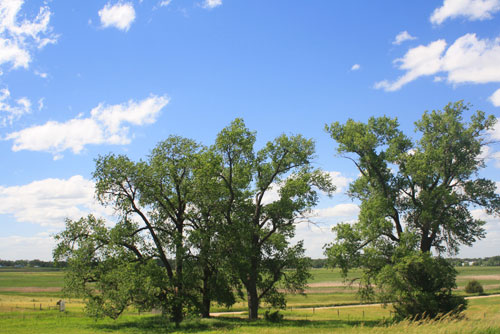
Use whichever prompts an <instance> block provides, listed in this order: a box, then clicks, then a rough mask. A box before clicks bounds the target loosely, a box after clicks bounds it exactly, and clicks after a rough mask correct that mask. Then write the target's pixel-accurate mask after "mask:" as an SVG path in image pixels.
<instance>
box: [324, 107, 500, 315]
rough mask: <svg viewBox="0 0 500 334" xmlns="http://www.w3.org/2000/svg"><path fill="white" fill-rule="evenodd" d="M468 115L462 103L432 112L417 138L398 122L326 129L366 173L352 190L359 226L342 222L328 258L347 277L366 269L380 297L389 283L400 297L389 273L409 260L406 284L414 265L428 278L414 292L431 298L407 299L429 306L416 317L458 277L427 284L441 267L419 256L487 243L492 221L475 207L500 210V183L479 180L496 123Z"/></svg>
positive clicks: (385, 120)
mask: <svg viewBox="0 0 500 334" xmlns="http://www.w3.org/2000/svg"><path fill="white" fill-rule="evenodd" d="M467 110H468V106H467V105H464V104H463V103H462V102H456V103H450V104H448V105H447V106H445V108H444V109H443V110H442V111H439V110H438V111H432V112H426V113H424V115H423V116H422V118H421V120H419V121H417V122H416V123H415V125H416V131H417V132H418V134H419V136H418V139H416V140H412V139H411V138H409V137H407V136H406V135H404V134H403V132H402V131H401V130H399V124H398V122H397V120H395V119H390V118H388V117H378V118H375V117H372V118H370V119H369V120H368V122H367V123H361V122H356V121H354V120H352V119H350V120H348V121H347V122H346V123H345V124H340V123H339V122H335V123H332V124H331V125H330V126H327V127H326V130H327V131H328V132H329V133H330V135H331V137H332V138H333V139H334V140H335V141H336V142H337V143H338V153H339V154H340V155H342V156H345V157H347V158H349V159H351V160H352V161H353V163H354V165H355V166H356V167H357V168H358V170H359V172H360V177H359V178H358V179H357V180H355V181H354V182H353V183H352V184H351V185H350V188H349V195H350V196H351V197H352V198H354V199H357V200H359V201H360V202H361V205H360V209H361V210H360V213H359V216H358V221H357V223H355V224H353V225H350V224H346V223H344V224H339V225H337V226H336V227H335V228H334V231H335V232H336V235H337V236H336V241H335V242H333V243H332V244H331V245H329V247H328V248H327V250H326V254H327V256H328V258H329V260H330V263H331V264H332V265H334V266H339V267H341V268H342V269H343V270H344V272H347V270H348V269H349V268H353V267H358V266H361V267H363V268H365V271H364V273H365V274H364V276H363V283H364V286H365V288H366V289H365V290H363V291H364V292H368V293H371V292H373V289H372V283H373V282H375V283H376V284H377V286H379V288H381V287H382V288H383V286H384V284H386V285H387V284H388V285H389V287H388V289H385V290H386V291H391V293H387V294H385V296H386V298H394V296H395V290H394V286H395V283H394V282H395V280H392V279H391V280H388V279H387V277H389V276H391V277H394V275H396V273H394V272H392V274H391V275H388V274H387V273H388V272H391V270H392V269H391V268H392V266H393V265H394V264H396V263H398V262H399V261H406V262H407V265H406V266H400V268H401V270H402V272H400V273H399V274H401V275H400V277H401V280H402V281H405V280H406V281H407V280H408V279H410V280H411V279H414V278H415V275H412V277H409V276H407V275H408V273H409V272H411V270H409V268H413V267H412V266H414V265H415V266H416V267H418V268H421V269H422V270H423V271H421V274H422V275H423V277H427V279H422V280H421V281H419V282H420V283H418V282H416V283H415V284H417V285H418V284H421V286H415V287H413V288H415V289H416V290H415V291H420V292H425V293H427V294H428V297H426V298H423V299H420V300H415V299H411V297H410V295H412V294H406V293H405V294H404V295H405V296H406V297H404V298H407V299H405V302H408V303H420V304H421V306H422V307H421V308H419V307H416V308H414V310H415V312H417V310H420V311H421V310H422V309H423V310H425V308H426V307H429V305H430V304H431V303H430V300H433V298H434V300H437V299H439V298H441V299H442V298H444V297H443V291H445V295H446V296H448V297H449V296H450V295H451V289H452V288H453V287H454V284H455V281H454V275H452V276H453V279H448V280H446V282H445V281H444V280H443V282H442V283H440V284H441V285H440V284H434V285H433V286H432V287H428V286H427V287H424V286H422V285H425V284H428V282H429V281H431V280H432V279H431V278H430V277H431V276H432V275H431V273H430V272H429V273H426V272H425V270H427V269H426V268H435V267H436V263H437V262H435V261H434V260H433V259H432V258H431V257H428V256H426V255H418V254H419V253H420V254H425V253H429V252H431V251H435V252H437V253H439V254H441V253H443V252H446V251H447V252H449V253H451V254H456V253H457V252H458V250H459V246H460V245H467V246H471V245H472V244H473V243H474V242H475V241H476V240H478V239H480V238H483V237H484V235H485V232H484V228H483V225H484V223H485V222H484V221H482V220H480V219H476V218H474V217H473V216H472V214H471V212H470V209H471V208H473V207H477V208H483V209H484V210H485V211H486V212H487V213H489V214H492V213H496V214H499V213H500V196H499V195H498V194H496V193H495V190H496V186H495V183H494V182H493V181H491V180H487V179H484V178H481V177H479V176H478V171H479V170H480V169H481V168H482V167H484V160H483V159H482V158H481V150H482V148H483V147H484V146H485V145H486V144H487V142H486V134H487V131H488V130H490V129H492V127H493V125H494V124H495V118H494V117H493V116H490V117H486V116H485V114H484V113H483V112H481V111H477V112H476V113H474V114H473V115H472V116H471V118H470V121H468V122H466V121H464V119H463V117H462V115H463V113H464V112H466V111H467ZM406 256H409V257H410V258H413V259H417V258H418V259H419V260H418V261H417V260H415V261H416V262H418V263H420V264H418V265H416V264H415V263H410V262H411V261H410V262H408V261H407V259H408V258H407V259H406V260H405V257H406ZM433 261H434V262H433ZM441 267H442V266H441ZM429 270H431V269H429ZM450 270H453V269H450ZM403 271H404V273H403ZM416 271H417V272H418V270H416ZM413 272H415V270H413ZM391 282H392V283H391ZM425 282H427V283H425ZM393 283H394V284H393ZM443 284H444V285H443ZM408 289H411V287H408ZM398 291H399V293H402V290H398ZM413 295H414V296H417V295H418V293H413ZM433 296H434V297H433ZM448 297H447V298H448ZM404 298H403V299H404ZM408 298H409V299H408ZM452 304H453V303H449V304H446V305H444V306H443V307H444V308H445V309H439V307H441V306H439V307H438V306H436V310H437V311H436V312H434V314H437V313H438V312H441V311H448V310H446V307H451V306H450V305H452ZM426 305H427V306H426ZM436 305H437V304H436ZM400 309H401V310H403V311H402V312H403V313H404V312H406V311H408V310H410V308H406V307H403V306H402V307H401V308H400ZM403 315H404V314H403Z"/></svg>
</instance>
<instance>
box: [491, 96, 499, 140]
mask: <svg viewBox="0 0 500 334" xmlns="http://www.w3.org/2000/svg"><path fill="white" fill-rule="evenodd" d="M490 101H491V103H493V105H494V106H495V107H500V89H497V90H496V91H495V92H494V93H493V95H491V96H490ZM499 139H500V138H499Z"/></svg>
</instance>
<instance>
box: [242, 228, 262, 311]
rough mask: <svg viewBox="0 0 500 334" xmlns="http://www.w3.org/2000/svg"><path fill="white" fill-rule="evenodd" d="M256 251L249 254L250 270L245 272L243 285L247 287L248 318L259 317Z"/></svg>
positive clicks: (255, 239) (254, 241)
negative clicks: (245, 279) (245, 276)
mask: <svg viewBox="0 0 500 334" xmlns="http://www.w3.org/2000/svg"><path fill="white" fill-rule="evenodd" d="M252 241H253V244H254V248H257V247H256V244H257V242H258V239H257V237H256V236H254V237H253V240H252ZM256 253H257V252H255V251H254V252H253V254H251V259H250V272H249V273H248V274H247V275H248V276H247V284H246V285H245V286H246V288H247V300H248V319H250V320H257V319H258V318H259V295H258V293H257V277H258V275H259V273H258V272H257V268H258V256H256Z"/></svg>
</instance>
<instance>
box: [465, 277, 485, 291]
mask: <svg viewBox="0 0 500 334" xmlns="http://www.w3.org/2000/svg"><path fill="white" fill-rule="evenodd" d="M465 292H467V293H483V292H484V289H483V286H482V285H481V283H479V282H478V281H477V280H475V279H473V280H472V281H469V282H468V283H467V285H466V286H465Z"/></svg>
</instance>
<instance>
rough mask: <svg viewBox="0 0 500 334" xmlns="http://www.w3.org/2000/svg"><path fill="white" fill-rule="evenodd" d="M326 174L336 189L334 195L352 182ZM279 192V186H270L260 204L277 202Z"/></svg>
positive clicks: (333, 172)
mask: <svg viewBox="0 0 500 334" xmlns="http://www.w3.org/2000/svg"><path fill="white" fill-rule="evenodd" d="M326 173H327V174H328V175H329V176H330V179H331V180H332V183H333V184H334V185H335V186H336V187H337V189H336V190H335V193H336V194H339V193H341V192H342V191H343V190H344V188H345V187H346V186H347V185H349V183H350V182H351V181H352V179H350V178H347V177H345V176H343V175H342V173H341V172H337V171H327V172H326ZM279 191H280V185H279V184H276V183H273V184H271V186H270V187H269V189H268V190H267V191H266V193H265V194H264V197H263V198H262V203H263V204H270V203H273V202H276V201H278V200H279V199H280V194H279Z"/></svg>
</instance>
